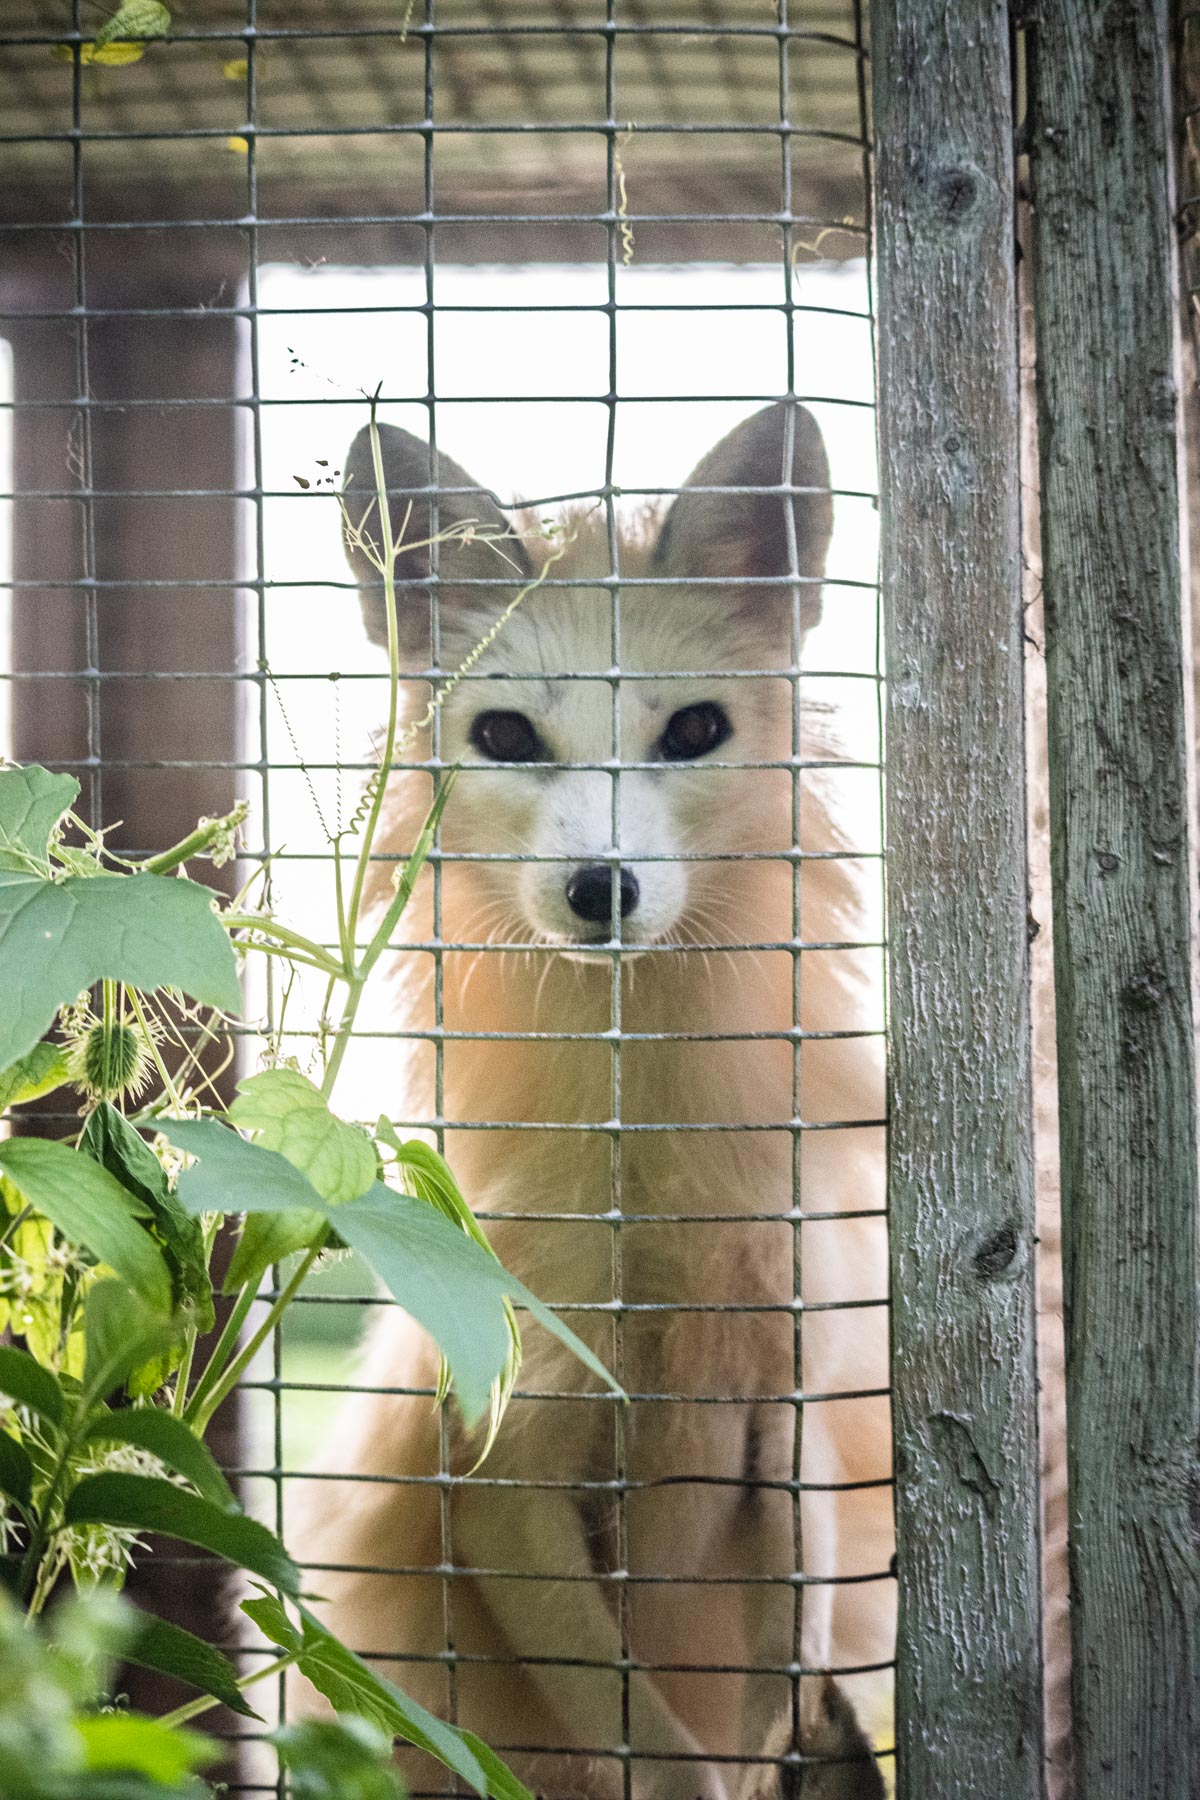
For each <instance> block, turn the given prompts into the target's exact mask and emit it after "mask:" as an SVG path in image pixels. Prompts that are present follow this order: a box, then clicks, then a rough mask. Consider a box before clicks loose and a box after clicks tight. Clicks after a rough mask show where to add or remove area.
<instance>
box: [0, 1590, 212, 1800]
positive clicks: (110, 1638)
mask: <svg viewBox="0 0 1200 1800" xmlns="http://www.w3.org/2000/svg"><path fill="white" fill-rule="evenodd" d="M136 1631H137V1624H136V1614H135V1613H134V1609H133V1608H132V1607H130V1606H129V1605H128V1604H127V1603H126V1602H124V1601H122V1600H121V1598H120V1597H119V1596H118V1595H116V1594H114V1593H112V1592H110V1591H106V1590H104V1589H96V1590H93V1591H92V1592H91V1593H90V1594H89V1595H88V1596H87V1597H86V1598H84V1597H82V1596H81V1597H79V1598H78V1599H74V1600H68V1601H65V1602H64V1603H63V1604H62V1605H60V1606H58V1607H56V1608H55V1610H54V1612H53V1614H52V1615H51V1617H50V1620H49V1623H48V1625H47V1626H46V1627H45V1628H40V1629H36V1630H31V1629H30V1628H29V1625H28V1623H27V1622H26V1620H25V1619H23V1618H22V1617H21V1614H20V1612H19V1610H18V1609H17V1607H16V1606H15V1605H14V1604H13V1603H12V1601H11V1600H9V1599H7V1598H6V1596H5V1595H4V1593H3V1591H2V1590H0V1793H3V1794H10V1795H13V1796H14V1797H15V1796H17V1795H20V1796H21V1797H22V1800H196V1797H197V1796H199V1794H200V1793H201V1791H202V1790H201V1789H200V1786H199V1784H198V1783H197V1782H195V1781H194V1780H193V1779H192V1775H193V1772H194V1771H195V1770H197V1769H199V1768H201V1767H203V1766H204V1764H205V1763H208V1762H211V1761H212V1760H213V1758H214V1756H215V1753H216V1749H217V1746H216V1745H214V1744H213V1743H211V1741H210V1740H208V1739H206V1738H203V1737H200V1736H199V1735H197V1734H195V1733H193V1732H181V1731H176V1730H172V1729H170V1728H169V1727H168V1726H166V1725H165V1724H163V1723H161V1722H160V1721H158V1720H156V1719H149V1718H146V1717H144V1716H143V1715H141V1714H138V1713H131V1712H115V1711H112V1710H108V1711H105V1710H102V1708H103V1707H104V1705H105V1693H106V1690H107V1688H108V1687H109V1685H110V1682H111V1678H112V1672H113V1669H114V1667H115V1664H116V1662H117V1660H118V1658H119V1657H120V1656H121V1655H123V1654H125V1653H127V1650H128V1647H129V1644H130V1642H131V1641H133V1640H134V1638H135V1636H136ZM203 1791H205V1792H207V1790H203Z"/></svg>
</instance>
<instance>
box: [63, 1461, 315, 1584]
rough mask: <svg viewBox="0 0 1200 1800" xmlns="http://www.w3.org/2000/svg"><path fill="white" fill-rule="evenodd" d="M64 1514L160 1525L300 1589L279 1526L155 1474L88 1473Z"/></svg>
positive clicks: (139, 1527)
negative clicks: (216, 1503)
mask: <svg viewBox="0 0 1200 1800" xmlns="http://www.w3.org/2000/svg"><path fill="white" fill-rule="evenodd" d="M63 1518H64V1521H65V1523H66V1524H68V1525H124V1526H128V1527H129V1528H130V1529H132V1530H134V1531H158V1532H161V1533H162V1534H163V1535H164V1536H165V1537H173V1538H179V1539H180V1540H181V1541H182V1542H183V1543H185V1544H195V1545H197V1546H198V1547H199V1548H200V1549H202V1550H212V1551H214V1552H215V1553H216V1555H217V1556H223V1557H224V1558H225V1560H226V1561H227V1562H231V1563H236V1564H237V1565H238V1567H239V1568H243V1569H249V1571H250V1573H251V1574H252V1575H261V1576H262V1578H263V1580H264V1581H269V1582H270V1583H271V1586H272V1587H277V1588H281V1589H282V1590H283V1592H284V1593H285V1594H295V1593H297V1592H298V1591H299V1587H300V1571H299V1569H298V1568H297V1567H296V1565H295V1563H294V1562H293V1561H292V1559H291V1557H290V1556H289V1555H288V1553H287V1551H286V1550H285V1549H284V1547H283V1545H282V1544H281V1543H280V1542H279V1539H278V1538H277V1537H276V1536H275V1534H274V1532H271V1531H268V1530H267V1528H266V1526H265V1525H260V1524H259V1523H258V1521H257V1519H248V1518H247V1517H246V1515H245V1513H242V1512H233V1511H230V1510H229V1509H228V1508H227V1507H220V1506H214V1504H213V1502H212V1501H211V1500H205V1499H204V1498H202V1496H201V1495H199V1494H189V1493H186V1492H185V1491H184V1490H183V1488H177V1487H175V1486H173V1484H172V1483H171V1482H169V1481H163V1480H160V1479H159V1478H158V1477H157V1476H154V1475H118V1474H107V1475H85V1476H84V1478H83V1480H82V1481H80V1482H79V1483H78V1484H77V1485H76V1486H75V1487H74V1488H73V1489H72V1491H71V1493H70V1495H69V1497H68V1499H67V1503H66V1507H65V1508H64V1512H63Z"/></svg>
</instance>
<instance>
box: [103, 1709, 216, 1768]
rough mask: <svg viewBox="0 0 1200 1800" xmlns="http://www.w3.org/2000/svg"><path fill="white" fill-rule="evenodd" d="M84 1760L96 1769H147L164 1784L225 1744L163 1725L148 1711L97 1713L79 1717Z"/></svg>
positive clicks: (209, 1759)
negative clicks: (146, 1713)
mask: <svg viewBox="0 0 1200 1800" xmlns="http://www.w3.org/2000/svg"><path fill="white" fill-rule="evenodd" d="M74 1726H75V1730H76V1731H77V1732H78V1734H79V1736H80V1737H81V1738H82V1740H83V1747H84V1765H85V1767H86V1768H88V1769H90V1770H92V1771H93V1772H94V1773H96V1774H100V1773H104V1774H114V1775H115V1774H118V1773H119V1774H122V1775H143V1776H145V1777H146V1778H147V1780H149V1781H155V1782H158V1783H159V1784H160V1785H162V1786H164V1787H169V1786H171V1785H172V1784H173V1783H176V1782H178V1781H181V1780H182V1778H183V1777H184V1776H185V1775H190V1774H191V1773H192V1772H193V1770H195V1769H199V1768H203V1766H204V1765H205V1763H211V1762H215V1761H216V1760H217V1757H218V1756H219V1755H220V1753H221V1750H220V1745H219V1744H215V1743H214V1742H213V1740H212V1739H211V1738H206V1737H201V1736H200V1735H199V1733H198V1732H194V1731H181V1730H180V1729H179V1728H178V1727H177V1726H171V1725H163V1724H161V1723H160V1722H159V1720H158V1719H148V1718H146V1717H145V1716H144V1714H142V1713H131V1712H108V1713H94V1714H92V1715H91V1716H90V1717H85V1718H81V1719H76V1720H75V1721H74Z"/></svg>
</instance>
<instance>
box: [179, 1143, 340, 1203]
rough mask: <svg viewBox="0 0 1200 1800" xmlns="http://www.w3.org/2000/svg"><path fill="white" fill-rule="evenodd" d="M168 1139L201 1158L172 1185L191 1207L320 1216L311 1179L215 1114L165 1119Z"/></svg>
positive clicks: (283, 1158)
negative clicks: (199, 1117)
mask: <svg viewBox="0 0 1200 1800" xmlns="http://www.w3.org/2000/svg"><path fill="white" fill-rule="evenodd" d="M162 1129H163V1131H164V1132H165V1133H166V1135H167V1137H168V1138H169V1139H170V1141H171V1143H172V1144H175V1145H177V1146H178V1148H179V1149H180V1150H186V1151H187V1153H188V1155H189V1156H195V1157H198V1158H199V1161H198V1162H197V1163H196V1164H195V1165H194V1166H193V1167H192V1168H190V1169H185V1170H184V1172H183V1174H182V1175H181V1176H180V1177H179V1181H178V1183H177V1185H176V1189H175V1191H176V1193H177V1194H178V1196H179V1201H180V1204H181V1205H182V1206H185V1207H186V1208H187V1210H188V1212H191V1213H206V1212H219V1213H239V1212H285V1211H286V1212H292V1211H295V1210H300V1211H309V1212H313V1213H316V1214H318V1215H320V1216H321V1217H322V1218H323V1217H324V1212H323V1208H322V1206H321V1196H320V1195H319V1194H318V1193H317V1191H316V1189H315V1188H314V1187H313V1185H312V1183H311V1182H310V1181H308V1180H306V1179H305V1177H304V1176H303V1175H302V1174H301V1173H300V1171H299V1169H297V1168H294V1167H293V1166H292V1164H291V1163H290V1162H288V1160H287V1159H286V1157H283V1156H280V1155H279V1153H278V1151H276V1150H263V1149H261V1148H260V1147H259V1145H257V1144H248V1143H247V1142H246V1139H245V1138H244V1137H242V1136H241V1135H240V1134H239V1133H238V1132H236V1131H230V1130H229V1128H228V1127H227V1126H225V1125H218V1124H217V1122H216V1120H215V1119H163V1120H162Z"/></svg>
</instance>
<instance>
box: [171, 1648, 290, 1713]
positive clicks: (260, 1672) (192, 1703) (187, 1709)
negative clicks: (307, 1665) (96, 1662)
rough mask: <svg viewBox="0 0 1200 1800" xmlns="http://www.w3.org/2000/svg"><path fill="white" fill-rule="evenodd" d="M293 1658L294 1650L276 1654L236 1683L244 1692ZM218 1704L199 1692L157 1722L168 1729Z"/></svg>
mask: <svg viewBox="0 0 1200 1800" xmlns="http://www.w3.org/2000/svg"><path fill="white" fill-rule="evenodd" d="M295 1660H296V1654H295V1652H293V1653H292V1654H291V1655H289V1656H278V1657H276V1659H275V1661H274V1662H270V1663H264V1665H263V1667H262V1668H261V1669H255V1671H254V1673H253V1675H243V1676H241V1677H240V1679H239V1681H238V1684H237V1685H238V1687H239V1689H241V1691H242V1692H243V1693H244V1692H245V1690H246V1689H247V1688H248V1687H253V1686H254V1684H255V1682H256V1681H266V1680H267V1679H268V1678H269V1677H270V1676H272V1675H278V1674H280V1672H281V1671H282V1670H284V1669H290V1668H291V1666H292V1664H293V1663H294V1662H295ZM220 1704H221V1703H220V1701H219V1700H216V1699H214V1698H213V1696H212V1695H211V1694H201V1695H200V1697H199V1698H198V1699H196V1700H188V1701H186V1702H185V1704H184V1705H183V1706H177V1707H176V1708H175V1710H174V1712H169V1713H164V1714H163V1715H162V1717H161V1718H160V1719H159V1721H158V1722H159V1724H160V1725H165V1726H167V1727H168V1729H170V1728H172V1727H174V1726H176V1725H186V1724H187V1722H188V1720H189V1719H198V1718H199V1717H200V1715H201V1713H206V1712H210V1711H211V1710H212V1708H213V1707H214V1706H219V1705H220Z"/></svg>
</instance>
